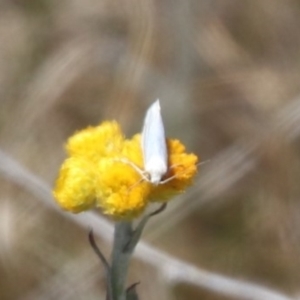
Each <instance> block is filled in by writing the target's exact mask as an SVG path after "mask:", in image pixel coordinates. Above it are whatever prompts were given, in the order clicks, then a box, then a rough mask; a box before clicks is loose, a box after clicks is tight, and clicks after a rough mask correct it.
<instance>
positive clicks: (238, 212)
mask: <svg viewBox="0 0 300 300" xmlns="http://www.w3.org/2000/svg"><path fill="white" fill-rule="evenodd" d="M299 28H300V1H299V0H245V1H240V0H210V1H207V0H201V1H199V0H189V1H181V0H175V1H168V0H165V1H154V0H139V1H137V0H125V1H121V0H86V1H80V0H60V1H58V0H52V1H47V0H40V1H34V0H26V1H23V0H10V1H8V0H2V1H1V2H0V147H1V148H0V162H1V163H0V170H1V174H0V175H1V177H0V190H1V193H0V245H1V246H0V278H1V280H0V299H4V300H6V299H28V300H29V299H34V300H37V299H49V300H50V299H104V291H105V280H104V274H103V269H102V267H101V266H100V265H99V262H98V260H97V257H96V256H95V254H94V253H93V252H92V250H91V248H90V246H89V244H88V242H87V232H88V227H85V226H79V225H78V224H76V223H74V222H72V221H70V219H69V218H67V217H66V215H67V214H69V213H66V212H61V213H60V212H59V211H56V210H55V209H53V207H55V206H51V205H50V204H46V202H45V201H44V200H43V198H45V197H44V196H45V193H46V194H47V193H48V198H50V196H49V195H50V194H49V190H47V188H45V190H44V192H43V193H42V192H41V191H40V190H39V188H38V186H39V184H41V183H42V184H45V186H48V188H49V187H50V188H51V187H52V186H53V184H54V182H55V178H56V176H57V173H58V170H59V167H60V164H61V163H62V161H63V159H64V158H65V152H64V148H63V145H64V143H65V141H66V139H67V138H68V137H69V136H70V135H71V134H72V133H74V132H75V131H76V130H79V129H82V128H84V127H87V126H88V125H97V124H99V123H100V122H101V121H102V120H110V119H115V120H117V121H119V122H120V123H121V124H122V127H123V129H124V132H125V133H126V134H127V135H128V136H129V137H130V136H131V135H132V134H134V133H136V132H139V131H140V130H141V127H142V122H143V118H144V114H145V111H146V109H147V108H148V106H149V105H150V103H152V102H153V101H154V100H155V99H156V98H160V100H161V105H162V114H163V117H164V122H165V127H166V131H167V135H168V136H169V137H175V138H178V139H180V140H181V141H183V142H184V143H185V144H186V145H187V148H188V150H189V151H190V152H194V153H196V154H197V155H199V156H200V157H201V160H202V161H205V160H208V159H210V162H209V163H207V164H204V165H202V166H200V168H199V174H198V176H197V179H196V181H195V184H194V185H193V187H191V188H190V189H189V190H188V191H187V192H186V193H185V194H183V195H182V196H180V197H178V198H177V199H175V200H174V201H173V202H172V203H170V205H169V207H168V209H167V211H165V212H164V213H162V214H161V215H159V216H157V217H155V218H156V219H155V220H154V221H153V220H152V221H150V222H149V224H148V227H147V230H146V232H145V234H144V239H145V241H148V242H149V243H150V244H152V245H153V246H154V247H156V248H157V249H161V250H163V251H166V252H167V253H169V254H170V255H172V256H174V257H177V258H179V259H182V260H184V261H186V262H189V263H191V264H193V265H194V266H196V267H198V268H200V269H204V270H208V271H211V272H217V273H220V274H223V275H224V276H230V277H233V278H239V279H244V280H246V281H249V282H254V283H259V284H261V285H263V286H266V287H269V288H272V289H275V290H277V291H281V292H282V293H285V294H287V295H291V296H293V297H297V296H298V297H299V295H300V255H299V253H300V252H299V251H300V202H299V196H300V188H299V178H300V174H299V173H300V168H299V167H300V152H299V151H300V143H299V142H300V87H299V82H300V35H299ZM20 168H21V169H22V170H23V171H22V172H23V173H22V172H21V171H20V170H21V169H20ZM46 198H47V197H46ZM49 201H50V202H51V201H52V200H51V199H50V200H49ZM53 203H54V202H53ZM99 215H101V213H100V212H99ZM97 240H98V243H99V245H101V249H102V250H103V252H104V253H105V254H106V255H107V256H109V253H110V249H111V248H110V247H111V245H110V244H108V243H106V242H105V241H104V240H101V238H99V239H97ZM129 281H130V282H135V281H141V284H140V285H139V286H138V291H139V294H140V298H141V299H167V300H169V299H170V300H172V299H176V300H181V299H208V300H219V299H227V300H228V299H231V298H228V297H226V296H224V295H222V294H218V295H217V294H215V293H213V292H212V291H207V290H205V289H202V288H201V287H197V286H190V285H186V284H179V285H176V286H170V285H168V283H167V282H164V281H163V280H162V279H161V278H160V277H159V274H158V270H155V268H152V267H151V266H149V265H147V264H146V263H144V262H143V261H142V260H134V261H133V263H132V266H131V270H130V280H129Z"/></svg>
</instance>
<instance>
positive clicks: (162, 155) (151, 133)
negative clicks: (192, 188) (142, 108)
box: [142, 100, 168, 180]
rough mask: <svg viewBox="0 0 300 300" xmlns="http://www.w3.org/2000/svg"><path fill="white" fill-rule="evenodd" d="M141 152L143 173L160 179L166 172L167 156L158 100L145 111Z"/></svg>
mask: <svg viewBox="0 0 300 300" xmlns="http://www.w3.org/2000/svg"><path fill="white" fill-rule="evenodd" d="M142 150H143V157H144V169H145V171H146V172H148V173H149V174H150V176H151V178H152V177H156V178H158V177H160V179H161V177H162V176H163V175H164V174H165V173H166V172H167V168H168V167H167V163H168V156H167V144H166V136H165V129H164V124H163V120H162V116H161V111H160V103H159V100H156V101H155V102H154V103H153V104H152V105H151V106H150V107H149V109H148V110H147V113H146V117H145V121H144V127H143V131H142ZM153 179H154V178H153ZM156 180H157V179H156Z"/></svg>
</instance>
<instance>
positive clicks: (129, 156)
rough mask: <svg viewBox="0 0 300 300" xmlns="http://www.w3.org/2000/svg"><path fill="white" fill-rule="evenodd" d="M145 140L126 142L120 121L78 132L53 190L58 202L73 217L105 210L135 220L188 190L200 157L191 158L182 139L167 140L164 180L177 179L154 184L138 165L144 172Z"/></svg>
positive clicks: (137, 137) (68, 150)
mask: <svg viewBox="0 0 300 300" xmlns="http://www.w3.org/2000/svg"><path fill="white" fill-rule="evenodd" d="M140 140H141V137H140V135H139V134H137V135H135V136H134V137H133V138H132V139H125V137H124V135H123V133H122V131H121V128H120V126H119V124H118V123H117V122H115V121H112V122H103V123H102V124H100V125H99V126H96V127H88V128H86V129H84V130H82V131H79V132H77V133H75V134H74V135H73V136H72V137H70V138H69V140H68V142H67V145H66V149H67V152H68V155H69V157H68V158H67V159H66V160H65V162H64V163H63V165H62V167H61V169H60V173H59V176H58V179H57V181H56V186H55V189H54V192H53V194H54V197H55V199H56V201H57V203H58V204H59V205H60V206H61V207H62V208H63V209H65V210H67V211H71V212H74V213H78V212H82V211H85V210H88V209H92V208H95V207H100V208H101V209H102V210H103V212H104V213H105V214H107V215H110V216H112V217H114V218H116V219H132V218H134V217H137V216H139V215H140V214H141V213H142V212H143V211H144V209H145V207H146V206H147V205H148V204H149V203H151V202H164V201H167V200H169V199H170V198H171V197H172V196H174V195H176V194H178V193H181V192H183V191H184V190H185V189H186V187H187V186H188V185H190V184H191V183H192V180H193V178H194V176H195V175H196V172H197V161H198V158H197V156H196V155H194V154H187V153H186V152H185V147H184V145H183V144H181V143H180V141H178V140H173V139H167V148H168V159H169V161H168V165H169V171H168V172H167V174H165V176H164V177H163V179H162V181H164V180H166V179H167V178H171V177H172V178H173V179H171V180H169V181H165V183H162V184H159V185H153V184H152V183H151V182H149V181H147V180H145V179H143V177H142V176H141V174H140V173H139V172H138V171H137V170H136V169H135V168H134V167H133V165H135V166H136V167H138V168H139V169H141V170H143V154H142V149H141V141H140Z"/></svg>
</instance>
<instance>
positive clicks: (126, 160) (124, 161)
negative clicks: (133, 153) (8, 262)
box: [118, 158, 150, 183]
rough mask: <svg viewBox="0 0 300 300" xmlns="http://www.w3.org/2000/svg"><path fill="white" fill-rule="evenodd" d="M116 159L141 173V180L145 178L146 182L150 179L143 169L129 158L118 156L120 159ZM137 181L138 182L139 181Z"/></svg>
mask: <svg viewBox="0 0 300 300" xmlns="http://www.w3.org/2000/svg"><path fill="white" fill-rule="evenodd" d="M118 161H120V162H122V163H124V164H127V165H129V166H131V167H132V168H133V169H134V170H135V171H137V172H138V173H139V174H140V175H141V177H142V180H145V181H148V182H149V181H150V179H149V175H148V173H147V172H145V171H144V170H142V169H141V168H140V167H138V166H137V165H136V164H134V163H133V162H131V161H130V160H128V159H125V158H120V159H118ZM138 183H140V181H139V182H138Z"/></svg>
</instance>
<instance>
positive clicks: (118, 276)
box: [109, 222, 133, 300]
mask: <svg viewBox="0 0 300 300" xmlns="http://www.w3.org/2000/svg"><path fill="white" fill-rule="evenodd" d="M132 233H133V231H132V225H131V222H118V223H116V225H115V233H114V245H113V252H112V264H111V273H110V280H109V281H110V286H111V291H112V300H126V291H125V284H126V278H127V272H128V267H129V260H130V257H131V255H132V250H133V249H130V250H127V249H126V245H128V243H129V242H130V240H131V237H132Z"/></svg>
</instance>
